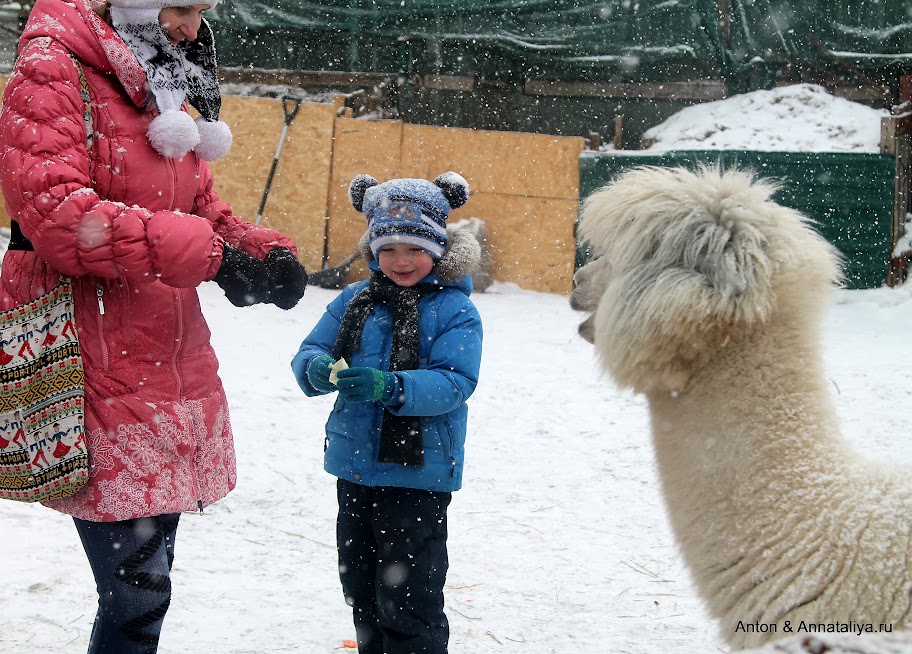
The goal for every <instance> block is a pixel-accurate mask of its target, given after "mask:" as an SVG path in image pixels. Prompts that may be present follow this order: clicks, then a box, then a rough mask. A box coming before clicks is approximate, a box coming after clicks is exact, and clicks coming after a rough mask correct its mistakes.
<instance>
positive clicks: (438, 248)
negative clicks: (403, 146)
mask: <svg viewBox="0 0 912 654" xmlns="http://www.w3.org/2000/svg"><path fill="white" fill-rule="evenodd" d="M348 197H349V200H351V203H352V206H354V207H355V209H357V210H358V211H360V212H361V213H363V214H364V215H365V216H366V217H367V229H368V234H367V238H368V243H369V245H370V249H371V252H372V253H373V255H374V257H376V256H377V252H378V251H379V250H380V248H382V247H383V246H385V245H390V244H392V243H410V244H412V245H417V246H418V247H421V248H424V249H425V250H427V251H428V252H429V253H430V254H431V256H432V257H433V258H434V260H435V261H438V260H439V259H440V257H441V256H443V253H444V251H445V250H446V247H447V232H446V220H447V217H448V216H449V215H450V209H457V208H459V207H461V206H462V205H464V204H465V203H466V201H467V200H468V199H469V183H468V182H467V181H465V179H464V178H463V177H462V175H459V174H458V173H454V172H447V173H443V174H442V175H440V176H439V177H437V179H435V180H434V182H433V183H431V182H429V181H427V180H425V179H408V178H404V179H391V180H389V181H388V182H384V183H383V184H380V183H379V182H377V180H376V179H374V178H373V177H371V176H370V175H358V176H357V177H355V179H353V180H352V183H351V184H350V185H349V187H348Z"/></svg>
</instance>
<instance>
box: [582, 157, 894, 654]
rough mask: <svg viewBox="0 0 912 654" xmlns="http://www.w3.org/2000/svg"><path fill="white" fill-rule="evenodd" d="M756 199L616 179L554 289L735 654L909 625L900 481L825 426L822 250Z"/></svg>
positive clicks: (644, 174) (802, 226)
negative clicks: (640, 427)
mask: <svg viewBox="0 0 912 654" xmlns="http://www.w3.org/2000/svg"><path fill="white" fill-rule="evenodd" d="M774 191H775V187H774V186H772V185H770V184H766V183H763V182H760V181H758V180H756V179H755V178H754V177H753V176H752V175H750V174H748V173H745V172H738V171H729V172H721V171H720V170H718V169H715V168H704V169H700V170H697V171H695V172H692V171H687V170H683V169H666V168H652V167H644V168H640V169H636V170H634V171H631V172H629V173H627V174H626V175H624V176H622V177H621V178H619V179H618V180H616V181H615V182H613V183H611V184H609V185H608V186H606V187H604V188H603V189H601V190H600V191H598V192H596V193H595V194H593V195H592V196H590V198H589V199H588V200H587V201H586V203H585V205H584V207H583V213H582V218H581V222H580V234H581V236H582V237H583V238H584V239H585V240H586V241H587V242H588V243H589V244H590V245H591V246H592V247H593V249H594V252H595V254H596V256H598V257H600V258H599V259H597V260H596V261H595V262H594V263H591V264H589V265H587V266H585V267H584V268H582V269H581V270H580V271H579V273H577V277H576V281H577V287H576V290H575V291H574V294H573V297H572V298H571V304H572V305H573V306H574V308H577V309H580V310H583V311H591V312H592V315H591V316H590V317H589V318H587V319H586V320H585V321H584V322H583V323H582V325H581V326H580V333H581V334H582V335H583V337H584V338H586V339H587V340H589V341H591V342H593V343H594V345H595V347H596V351H597V355H598V357H599V360H600V363H601V364H602V366H603V367H604V369H605V370H606V371H607V372H608V373H609V374H610V375H611V376H612V377H613V378H614V379H615V381H616V382H617V383H618V384H619V385H621V386H625V387H630V388H633V389H634V390H635V391H637V392H641V393H643V394H644V395H645V396H646V398H647V399H648V403H649V410H650V417H651V425H652V434H653V440H654V444H655V449H656V458H657V462H658V467H659V472H660V477H661V482H662V487H663V492H664V497H665V502H666V506H667V509H668V513H669V516H670V521H671V524H672V527H673V530H674V533H675V536H676V538H677V541H678V543H679V545H680V548H681V551H682V554H683V556H684V559H685V561H686V563H687V565H688V566H689V568H690V570H691V573H692V576H693V579H694V581H695V582H696V585H697V586H698V588H699V591H700V594H701V596H702V597H703V599H704V600H705V601H706V603H707V605H708V607H709V609H710V611H711V613H712V615H713V616H714V617H716V618H717V619H718V620H719V621H720V628H721V633H722V636H723V638H724V639H725V640H726V641H727V642H728V643H729V644H730V645H732V646H733V647H734V648H737V649H742V648H747V647H755V646H758V645H761V644H763V643H765V642H767V641H770V640H773V639H777V638H783V637H787V636H789V635H790V633H789V632H788V631H787V629H786V623H787V622H788V625H789V626H790V627H791V628H792V629H793V630H794V629H796V628H797V627H798V626H799V625H800V624H801V623H802V621H804V623H806V624H809V623H813V624H831V625H835V624H839V623H846V624H847V623H851V622H855V623H859V624H869V623H870V624H872V625H873V629H874V630H875V631H876V630H878V629H879V625H880V624H884V625H890V626H891V628H892V629H893V630H895V631H898V630H902V629H908V628H910V627H912V481H910V480H912V471H910V470H909V469H907V468H902V469H900V468H898V467H893V466H889V465H884V464H883V463H874V462H869V461H866V460H863V459H862V458H860V457H859V456H857V455H856V454H854V453H853V452H852V451H851V450H850V448H849V447H848V446H847V444H846V443H845V442H844V440H843V439H842V437H841V435H840V433H839V426H838V424H837V420H836V418H835V415H836V413H835V410H834V405H833V404H832V399H831V395H830V390H829V386H828V382H827V380H826V377H825V375H824V370H823V364H822V357H821V348H820V321H821V317H822V314H823V312H824V310H825V308H826V306H827V302H828V298H829V294H830V290H831V289H832V288H834V286H835V283H836V282H837V281H838V278H839V273H838V269H839V268H838V263H839V261H838V255H837V253H836V251H835V250H834V248H833V247H832V246H831V245H829V244H828V243H827V242H826V241H825V240H824V239H823V238H821V237H820V236H819V235H818V234H817V233H816V232H815V231H814V230H813V229H811V228H810V227H809V226H808V225H807V221H806V220H805V219H804V218H803V217H802V216H801V215H800V214H798V213H796V212H794V211H792V210H790V209H787V208H785V207H782V206H780V205H778V204H776V203H775V202H773V201H772V199H771V196H772V193H773V192H774ZM757 624H760V625H767V626H770V625H772V626H774V629H769V628H768V629H767V630H765V631H762V630H759V629H758V630H752V629H751V628H750V625H757ZM792 633H794V631H793V632H792Z"/></svg>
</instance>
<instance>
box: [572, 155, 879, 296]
mask: <svg viewBox="0 0 912 654" xmlns="http://www.w3.org/2000/svg"><path fill="white" fill-rule="evenodd" d="M717 162H718V163H719V164H721V165H722V166H723V167H733V166H737V167H738V168H747V169H750V170H753V171H754V172H755V173H756V174H757V175H758V176H761V177H764V178H770V179H773V180H775V181H778V182H779V183H781V188H780V190H779V191H778V192H777V194H776V196H775V199H776V201H777V202H780V203H781V204H783V205H785V206H787V207H791V208H793V209H796V210H798V211H800V212H802V213H803V214H804V215H806V216H808V217H810V218H811V219H813V220H814V227H815V228H816V229H817V230H818V231H819V232H820V233H821V235H823V237H824V238H826V239H827V240H828V241H830V242H831V243H832V244H833V245H835V246H836V247H837V248H838V249H839V250H840V251H841V252H842V254H843V256H844V258H845V260H844V267H843V273H844V275H845V281H846V286H847V287H848V288H875V287H879V286H883V285H884V283H885V282H886V274H887V266H888V265H889V260H890V231H891V226H892V211H893V178H894V174H895V168H896V159H895V157H893V156H891V155H886V154H842V153H827V152H748V151H714V150H699V151H673V152H666V153H663V154H642V155H639V154H630V155H609V154H597V153H585V154H584V155H583V156H582V157H581V158H580V197H581V198H585V197H586V196H588V195H589V194H591V193H592V192H593V191H595V190H596V189H598V188H599V187H600V186H602V185H604V184H607V183H608V182H610V181H611V180H612V179H614V178H615V177H616V176H618V175H620V174H621V173H623V172H624V171H626V170H629V169H630V168H633V167H635V166H646V165H652V166H689V167H693V166H695V165H698V164H706V163H709V164H714V163H717ZM587 256H588V254H587V252H586V248H585V244H583V243H581V244H579V247H578V250H577V265H581V264H582V263H584V262H585V261H586V259H587Z"/></svg>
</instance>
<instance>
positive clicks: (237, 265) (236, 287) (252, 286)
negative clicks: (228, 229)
mask: <svg viewBox="0 0 912 654" xmlns="http://www.w3.org/2000/svg"><path fill="white" fill-rule="evenodd" d="M212 281H214V282H215V283H216V284H218V285H219V286H221V287H222V290H223V291H225V297H227V298H228V301H229V302H231V304H233V305H234V306H236V307H249V306H250V305H251V304H258V303H260V302H267V301H268V298H269V278H268V276H267V274H266V265H265V264H264V263H263V262H262V261H260V260H259V259H257V258H256V257H252V256H250V255H249V254H247V253H246V252H241V251H240V250H238V249H237V248H236V247H232V246H231V245H228V244H227V243H225V249H223V250H222V265H221V267H220V268H219V269H218V272H217V273H216V274H215V277H213V279H212Z"/></svg>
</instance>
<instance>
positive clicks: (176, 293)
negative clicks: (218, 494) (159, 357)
mask: <svg viewBox="0 0 912 654" xmlns="http://www.w3.org/2000/svg"><path fill="white" fill-rule="evenodd" d="M172 297H173V298H174V316H175V322H176V323H177V324H176V325H175V340H176V342H177V343H178V346H177V349H176V350H174V356H173V357H172V358H171V369H172V371H173V372H174V378H175V379H176V380H177V396H178V397H179V398H181V400H180V401H181V402H183V396H184V386H183V380H182V378H181V376H180V370H179V369H178V363H177V362H178V359H180V354H181V351H182V350H183V349H184V305H183V303H182V301H181V292H180V290H179V289H174V290H173V291H172ZM193 442H194V446H195V451H194V455H193V457H191V458H190V466H191V467H192V468H193V480H194V481H195V482H196V497H197V500H196V506H197V509H198V510H199V514H200V515H204V512H203V508H204V506H205V505H204V504H203V491H202V488H201V487H200V481H199V471H198V470H197V469H196V451H198V450H199V443H197V442H196V434H194V435H193Z"/></svg>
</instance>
